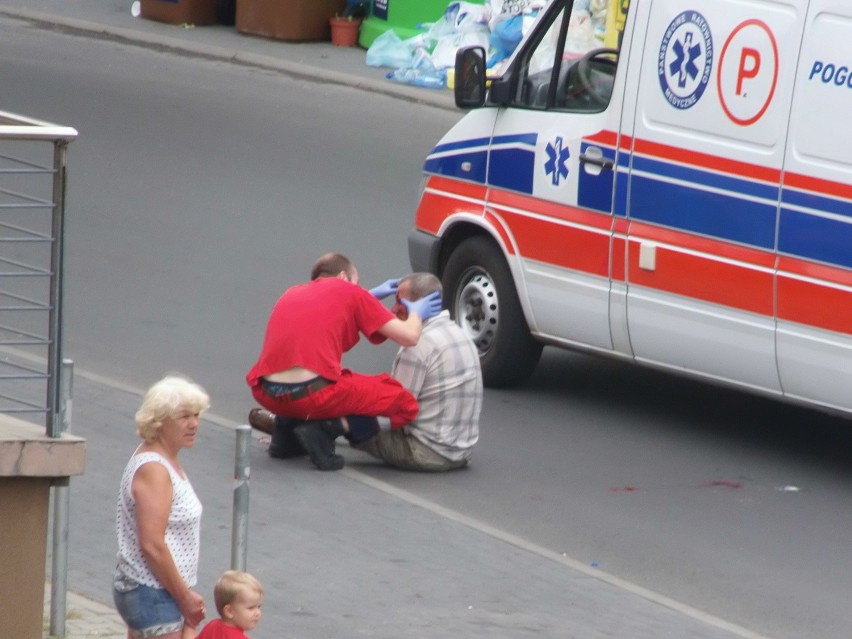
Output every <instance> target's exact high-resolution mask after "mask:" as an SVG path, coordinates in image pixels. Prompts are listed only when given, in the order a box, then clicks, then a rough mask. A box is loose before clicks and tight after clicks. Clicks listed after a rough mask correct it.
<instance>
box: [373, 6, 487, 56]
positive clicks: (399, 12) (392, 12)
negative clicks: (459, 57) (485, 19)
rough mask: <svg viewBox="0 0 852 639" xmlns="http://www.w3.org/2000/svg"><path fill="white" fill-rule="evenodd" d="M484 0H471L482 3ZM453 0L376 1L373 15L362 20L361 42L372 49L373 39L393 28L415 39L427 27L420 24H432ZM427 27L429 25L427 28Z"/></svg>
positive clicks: (403, 37) (403, 36)
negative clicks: (420, 26) (419, 27)
mask: <svg viewBox="0 0 852 639" xmlns="http://www.w3.org/2000/svg"><path fill="white" fill-rule="evenodd" d="M483 1H484V0H468V2H471V4H482V3H483ZM450 2H451V0H373V3H372V6H371V7H370V15H369V16H368V17H367V18H366V19H365V20H364V22H362V23H361V35H360V36H359V38H358V44H360V45H361V46H362V47H364V48H365V49H366V48H369V46H370V45H371V44H373V40H375V39H376V38H378V37H379V36H380V35H382V34H383V33H384V32H385V31H387V30H388V29H393V30H394V31H395V32H396V34H397V35H398V36H399V37H400V38H401V39H403V40H407V39H408V38H412V37H414V36H416V35H417V34H418V33H423V31H425V30H426V29H418V28H417V25H419V24H426V25H429V24H432V23H433V22H437V21H438V20H440V19H441V17H442V16H443V15H444V12H445V11H446V10H447V5H449V4H450ZM427 28H428V27H427Z"/></svg>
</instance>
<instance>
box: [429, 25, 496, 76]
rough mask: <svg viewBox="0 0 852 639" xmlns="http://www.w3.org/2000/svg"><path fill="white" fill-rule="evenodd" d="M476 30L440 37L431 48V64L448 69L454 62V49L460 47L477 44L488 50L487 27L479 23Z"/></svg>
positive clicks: (456, 49)
mask: <svg viewBox="0 0 852 639" xmlns="http://www.w3.org/2000/svg"><path fill="white" fill-rule="evenodd" d="M480 27H481V28H479V29H476V30H469V31H464V32H462V33H456V34H454V35H446V36H443V37H441V38H440V39H439V40H438V42H437V44H435V48H434V49H433V50H432V64H434V65H435V66H436V67H438V68H439V69H448V68H451V67H454V66H455V64H456V51H458V50H459V49H460V48H461V47H467V46H471V45H477V46H480V47H482V48H483V49H485V50H486V51H487V50H488V35H489V34H488V28H487V27H486V26H485V25H484V24H481V25H480Z"/></svg>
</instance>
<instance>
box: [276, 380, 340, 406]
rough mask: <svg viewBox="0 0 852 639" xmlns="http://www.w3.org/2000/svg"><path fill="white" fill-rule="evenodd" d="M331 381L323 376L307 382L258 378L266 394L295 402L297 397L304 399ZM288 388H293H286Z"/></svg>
mask: <svg viewBox="0 0 852 639" xmlns="http://www.w3.org/2000/svg"><path fill="white" fill-rule="evenodd" d="M333 383H334V382H332V381H331V380H328V379H326V378H325V377H315V378H314V379H312V380H311V381H309V382H297V383H286V382H270V381H269V380H268V379H265V378H261V379H260V385H261V387H263V391H264V392H265V393H266V394H267V395H269V396H270V397H273V398H275V399H277V400H280V401H284V402H295V401H296V400H297V399H304V398H305V397H307V396H308V395H313V394H314V393H316V392H317V391H318V390H321V389H323V388H325V387H326V386H328V385H330V384H333ZM290 388H293V389H294V390H288V389H290Z"/></svg>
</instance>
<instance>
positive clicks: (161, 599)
mask: <svg viewBox="0 0 852 639" xmlns="http://www.w3.org/2000/svg"><path fill="white" fill-rule="evenodd" d="M112 597H113V601H115V608H116V610H118V614H120V615H121V618H122V619H124V623H126V624H127V627H128V628H129V629H130V633H131V636H132V637H134V639H148V637H162V636H163V635H169V634H172V633H175V632H180V631H181V630H182V629H183V615H181V613H180V608H179V607H178V605H177V602H176V601H175V600H174V598H173V597H172V596H171V595H170V594H169V592H168V591H167V590H166V589H165V588H152V587H150V586H144V585H142V584H138V583H136V582H134V581H130V580H129V579H127V578H126V577H116V579H115V580H114V583H113V589H112Z"/></svg>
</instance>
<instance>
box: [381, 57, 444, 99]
mask: <svg viewBox="0 0 852 639" xmlns="http://www.w3.org/2000/svg"><path fill="white" fill-rule="evenodd" d="M387 77H388V79H389V80H394V81H395V82H401V83H403V84H412V85H414V86H418V87H427V88H430V89H441V88H443V87H444V86H446V82H447V76H446V72H445V71H443V70H441V69H438V68H436V67H435V65H434V64H432V59H431V57H430V56H429V52H428V51H427V50H426V49H423V48H418V49H417V50H416V51H415V52H414V57H413V58H412V60H411V62H410V64H408V65H407V66H404V67H400V68H399V69H396V70H395V71H393V72H391V73H388V75H387Z"/></svg>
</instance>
